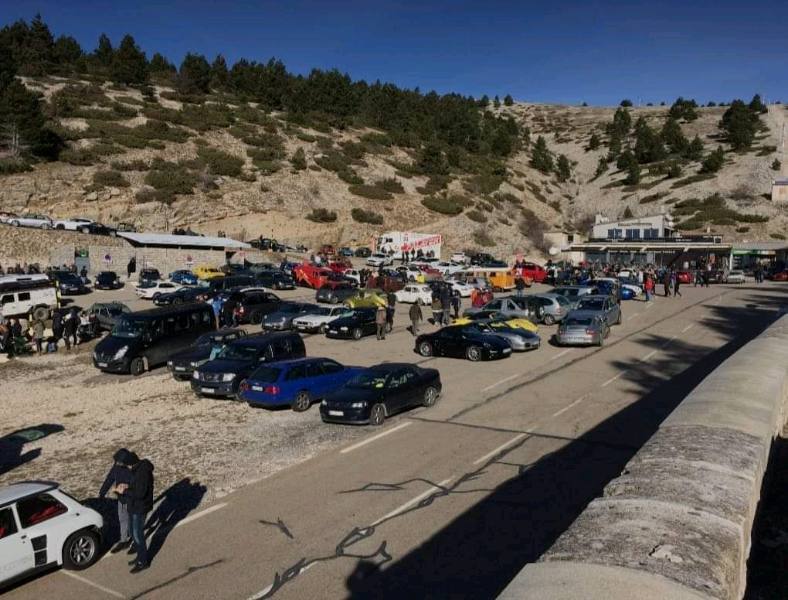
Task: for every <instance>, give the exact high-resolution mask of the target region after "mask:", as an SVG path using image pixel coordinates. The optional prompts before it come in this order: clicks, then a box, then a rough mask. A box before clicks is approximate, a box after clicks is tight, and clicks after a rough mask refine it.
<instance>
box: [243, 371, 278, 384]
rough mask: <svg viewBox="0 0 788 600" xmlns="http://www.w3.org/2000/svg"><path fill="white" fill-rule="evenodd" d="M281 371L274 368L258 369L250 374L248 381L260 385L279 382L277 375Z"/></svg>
mask: <svg viewBox="0 0 788 600" xmlns="http://www.w3.org/2000/svg"><path fill="white" fill-rule="evenodd" d="M281 373H282V369H275V368H274V367H259V368H258V369H257V370H256V371H255V372H254V373H252V374H251V376H250V377H249V379H253V380H254V381H259V382H260V383H274V382H275V381H278V380H279V375H280V374H281Z"/></svg>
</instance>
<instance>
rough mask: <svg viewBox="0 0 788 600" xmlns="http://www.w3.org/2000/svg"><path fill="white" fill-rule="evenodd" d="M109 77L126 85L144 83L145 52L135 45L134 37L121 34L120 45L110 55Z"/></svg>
mask: <svg viewBox="0 0 788 600" xmlns="http://www.w3.org/2000/svg"><path fill="white" fill-rule="evenodd" d="M110 77H111V78H112V80H113V81H115V82H117V83H125V84H127V85H130V84H135V83H145V82H146V81H147V80H148V61H147V59H146V58H145V53H144V52H143V51H142V50H140V49H139V47H137V44H136V42H135V41H134V38H133V37H131V36H130V35H125V36H123V39H122V40H121V41H120V46H118V49H117V50H116V51H115V52H114V54H113V55H112V63H111V64H110Z"/></svg>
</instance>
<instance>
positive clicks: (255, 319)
mask: <svg viewBox="0 0 788 600" xmlns="http://www.w3.org/2000/svg"><path fill="white" fill-rule="evenodd" d="M249 322H251V324H252V325H259V324H260V323H262V322H263V315H262V314H260V313H259V312H253V313H252V316H251V317H249Z"/></svg>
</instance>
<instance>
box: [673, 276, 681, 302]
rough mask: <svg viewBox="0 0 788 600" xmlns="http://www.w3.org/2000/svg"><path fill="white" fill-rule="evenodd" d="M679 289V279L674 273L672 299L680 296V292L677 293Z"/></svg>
mask: <svg viewBox="0 0 788 600" xmlns="http://www.w3.org/2000/svg"><path fill="white" fill-rule="evenodd" d="M680 287H681V279H680V278H679V276H678V275H677V274H676V273H674V274H673V297H674V298H676V297H679V296H681V292H680V291H679V288H680Z"/></svg>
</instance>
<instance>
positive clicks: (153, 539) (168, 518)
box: [145, 477, 207, 560]
mask: <svg viewBox="0 0 788 600" xmlns="http://www.w3.org/2000/svg"><path fill="white" fill-rule="evenodd" d="M206 491H207V488H206V487H205V486H204V485H202V484H201V483H193V482H192V481H191V479H189V478H188V477H186V478H184V479H181V480H180V481H179V482H177V483H174V484H173V485H172V486H170V487H169V488H168V489H167V490H166V491H165V492H163V493H162V494H161V495H160V496H159V499H161V502H159V504H158V506H156V509H155V510H154V511H153V513H151V515H150V517H148V522H147V523H146V524H145V530H146V535H147V536H149V542H148V545H149V548H148V553H149V555H150V559H151V560H153V559H154V558H155V557H156V555H157V554H158V552H159V550H161V548H162V546H164V542H165V541H166V540H167V536H169V535H170V532H171V531H172V530H173V529H174V528H175V526H176V525H177V524H178V523H180V522H181V521H182V520H183V519H185V518H186V517H187V516H188V515H189V513H190V512H191V511H193V510H194V509H195V508H197V507H198V506H199V505H200V502H202V498H203V496H205V492H206Z"/></svg>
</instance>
